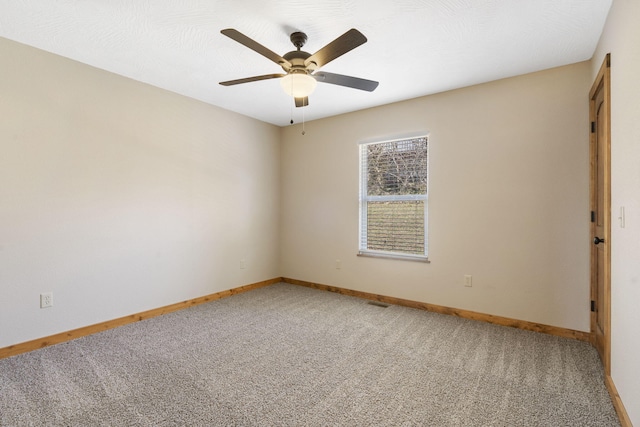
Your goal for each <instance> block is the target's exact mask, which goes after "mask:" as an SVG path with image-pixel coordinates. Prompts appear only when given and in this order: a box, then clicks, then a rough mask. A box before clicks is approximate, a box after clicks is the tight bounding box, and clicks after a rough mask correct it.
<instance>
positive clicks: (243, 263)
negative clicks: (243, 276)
mask: <svg viewBox="0 0 640 427" xmlns="http://www.w3.org/2000/svg"><path fill="white" fill-rule="evenodd" d="M245 268H247V262H246V261H245V260H244V258H243V259H241V260H240V269H241V270H244V269H245Z"/></svg>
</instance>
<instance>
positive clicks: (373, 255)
mask: <svg viewBox="0 0 640 427" xmlns="http://www.w3.org/2000/svg"><path fill="white" fill-rule="evenodd" d="M358 256H361V257H368V258H386V259H399V260H403V261H414V262H415V261H417V262H424V263H426V264H429V263H431V261H429V258H428V257H426V256H424V255H401V254H392V253H388V252H366V251H360V252H358Z"/></svg>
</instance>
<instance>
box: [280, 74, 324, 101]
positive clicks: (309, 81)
mask: <svg viewBox="0 0 640 427" xmlns="http://www.w3.org/2000/svg"><path fill="white" fill-rule="evenodd" d="M280 84H281V85H282V89H284V91H285V93H286V94H287V95H289V96H292V97H294V98H305V97H307V96H309V95H311V93H313V91H314V89H315V88H316V85H317V84H318V82H317V81H316V79H314V78H313V77H311V76H310V75H309V74H306V73H290V74H287V75H286V76H284V77H282V78H281V79H280Z"/></svg>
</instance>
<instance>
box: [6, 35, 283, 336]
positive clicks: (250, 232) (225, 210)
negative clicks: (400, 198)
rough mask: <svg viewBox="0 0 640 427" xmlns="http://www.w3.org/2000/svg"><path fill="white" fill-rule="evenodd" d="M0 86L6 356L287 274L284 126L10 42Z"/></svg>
mask: <svg viewBox="0 0 640 427" xmlns="http://www.w3.org/2000/svg"><path fill="white" fill-rule="evenodd" d="M0 75H1V76H2V78H0V117H1V119H0V152H1V153H2V155H0V295H1V296H0V347H4V346H8V345H10V344H15V343H19V342H23V341H26V340H30V339H34V338H38V337H43V336H47V335H51V334H54V333H57V332H61V331H66V330H70V329H74V328H77V327H81V326H85V325H90V324H93V323H97V322H101V321H105V320H110V319H114V318H117V317H120V316H124V315H127V314H131V313H136V312H140V311H143V310H147V309H151V308H156V307H160V306H163V305H167V304H171V303H175V302H179V301H182V300H185V299H189V298H194V297H198V296H202V295H206V294H209V293H213V292H216V291H221V290H225V289H229V288H232V287H236V286H240V285H244V284H248V283H253V282H257V281H261V280H266V279H271V278H273V277H277V276H278V275H279V272H278V259H277V250H276V248H277V245H278V237H277V236H278V233H279V230H278V214H277V212H278V209H279V202H278V200H279V172H278V170H279V137H280V132H279V130H278V128H276V127H274V126H271V125H267V124H264V123H261V122H258V121H255V120H253V119H249V118H246V117H243V116H240V115H238V114H234V113H230V112H227V111H224V110H221V109H218V108H215V107H212V106H209V105H206V104H203V103H200V102H198V101H194V100H191V99H188V98H185V97H182V96H178V95H176V94H172V93H169V92H166V91H163V90H159V89H157V88H154V87H151V86H147V85H143V84H140V83H137V82H134V81H132V80H128V79H125V78H122V77H119V76H116V75H113V74H110V73H107V72H104V71H101V70H97V69H94V68H91V67H88V66H86V65H82V64H79V63H76V62H73V61H70V60H67V59H64V58H61V57H58V56H55V55H51V54H48V53H45V52H42V51H39V50H36V49H33V48H30V47H26V46H23V45H20V44H17V43H14V42H11V41H8V40H5V39H0ZM241 259H244V260H245V261H246V267H247V268H245V269H242V270H241V269H240V260H241ZM49 291H52V292H53V294H54V304H55V305H54V307H52V308H47V309H40V308H39V294H40V293H41V292H49Z"/></svg>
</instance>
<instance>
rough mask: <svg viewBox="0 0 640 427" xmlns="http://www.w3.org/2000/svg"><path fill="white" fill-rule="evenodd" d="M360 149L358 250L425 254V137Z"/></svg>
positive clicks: (377, 144)
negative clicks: (360, 185) (360, 220)
mask: <svg viewBox="0 0 640 427" xmlns="http://www.w3.org/2000/svg"><path fill="white" fill-rule="evenodd" d="M361 149H362V150H363V151H362V153H361V155H362V156H366V158H363V159H362V160H363V166H364V167H365V168H366V171H363V177H362V179H363V180H366V182H362V184H363V191H362V193H363V200H362V202H363V204H362V207H361V209H362V212H361V214H363V215H365V217H363V221H362V224H363V225H364V228H366V229H363V230H361V250H365V251H366V250H370V251H384V252H392V253H393V252H397V253H401V254H413V255H426V228H425V227H426V220H425V219H426V201H427V200H426V198H427V138H426V137H423V138H415V139H407V140H401V141H389V142H382V143H374V144H367V145H364V146H362V148H361Z"/></svg>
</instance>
